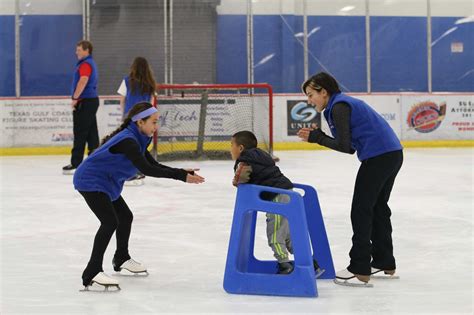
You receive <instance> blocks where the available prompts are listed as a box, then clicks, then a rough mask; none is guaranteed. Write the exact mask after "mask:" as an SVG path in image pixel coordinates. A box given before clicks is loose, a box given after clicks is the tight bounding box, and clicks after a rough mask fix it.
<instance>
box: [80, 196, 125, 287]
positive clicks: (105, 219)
mask: <svg viewBox="0 0 474 315" xmlns="http://www.w3.org/2000/svg"><path fill="white" fill-rule="evenodd" d="M79 193H80V194H81V195H82V196H83V197H84V199H85V200H86V202H87V205H88V206H89V208H91V210H92V212H94V214H95V215H96V217H97V218H98V219H99V221H100V227H99V229H98V230H97V233H96V235H95V239H94V246H93V248H92V254H91V258H90V260H89V263H88V264H87V267H86V269H85V270H84V273H83V274H82V281H83V284H84V285H88V284H89V283H90V282H91V280H92V278H94V277H95V276H96V275H97V274H98V273H99V272H101V271H103V269H102V262H103V259H104V253H105V250H106V249H107V245H109V242H110V238H111V237H112V234H114V232H116V233H115V236H116V238H117V250H116V251H115V255H114V259H115V260H116V261H118V262H119V265H121V264H122V263H123V262H125V261H126V260H128V259H130V255H129V253H128V240H129V238H130V231H131V229H132V221H133V214H132V212H131V211H130V209H129V208H128V206H127V204H126V203H125V200H123V198H122V196H120V198H119V199H117V200H115V201H110V198H109V196H108V195H106V194H105V193H103V192H86V191H80V192H79Z"/></svg>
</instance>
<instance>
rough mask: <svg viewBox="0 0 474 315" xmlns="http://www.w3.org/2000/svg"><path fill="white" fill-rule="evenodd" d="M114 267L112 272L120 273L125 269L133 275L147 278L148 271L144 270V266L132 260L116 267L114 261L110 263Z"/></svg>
mask: <svg viewBox="0 0 474 315" xmlns="http://www.w3.org/2000/svg"><path fill="white" fill-rule="evenodd" d="M112 264H113V265H114V270H115V271H118V272H120V271H121V270H122V269H125V270H127V271H129V272H131V273H134V274H136V275H142V276H148V271H147V269H146V266H145V265H144V264H142V263H140V262H138V261H135V260H133V259H132V258H130V259H129V260H127V261H125V262H124V263H123V264H121V265H120V266H117V265H116V264H115V261H113V262H112Z"/></svg>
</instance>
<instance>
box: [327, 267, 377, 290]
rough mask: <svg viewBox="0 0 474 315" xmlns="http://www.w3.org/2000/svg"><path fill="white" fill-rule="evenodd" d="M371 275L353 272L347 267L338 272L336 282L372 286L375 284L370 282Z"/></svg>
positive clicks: (356, 285)
mask: <svg viewBox="0 0 474 315" xmlns="http://www.w3.org/2000/svg"><path fill="white" fill-rule="evenodd" d="M369 280H370V276H366V275H357V274H353V273H352V272H350V271H349V270H347V269H344V270H341V271H338V272H336V279H334V283H336V284H340V285H345V286H349V287H363V288H372V287H373V284H369Z"/></svg>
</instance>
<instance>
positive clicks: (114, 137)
mask: <svg viewBox="0 0 474 315" xmlns="http://www.w3.org/2000/svg"><path fill="white" fill-rule="evenodd" d="M157 123H158V112H157V110H156V108H154V107H153V106H152V105H151V104H150V103H148V102H142V103H138V104H136V105H135V106H133V107H132V109H131V110H130V111H129V113H128V115H127V117H126V118H125V120H124V122H123V123H122V125H121V126H120V127H119V128H118V129H117V130H115V131H114V132H113V133H112V134H111V135H109V136H107V137H105V138H104V140H103V141H102V145H101V146H100V147H99V148H98V149H97V150H95V151H94V153H92V154H91V155H90V156H89V157H88V158H87V159H86V160H84V162H82V163H81V165H80V166H79V167H78V169H77V170H76V172H75V174H74V187H75V189H76V190H78V191H79V193H80V194H81V195H82V196H83V197H84V199H85V200H86V203H87V205H88V206H89V207H90V208H91V210H92V212H94V214H95V215H96V216H97V218H98V219H99V221H100V223H101V225H100V227H99V230H98V231H97V234H96V236H95V239H94V246H93V249H92V254H91V258H90V260H89V263H88V265H87V267H86V269H85V270H84V272H83V274H82V282H83V284H84V286H85V287H86V290H87V288H88V287H89V286H90V285H92V284H93V283H98V284H101V285H104V286H105V287H106V288H108V287H109V286H117V287H118V281H117V280H116V279H114V278H112V277H110V276H108V275H106V274H105V273H104V272H103V269H102V261H103V258H104V253H105V250H106V248H107V245H108V244H109V241H110V238H111V237H112V234H113V233H114V231H115V232H116V237H117V250H116V252H115V255H114V258H113V262H112V264H113V267H114V270H116V271H120V270H122V269H126V270H128V271H130V272H133V273H146V270H147V269H146V267H145V266H144V265H143V264H141V263H139V262H137V261H135V260H133V259H132V258H131V257H130V255H129V252H128V240H129V238H130V230H131V225H132V220H133V215H132V212H131V211H130V209H129V208H128V206H127V204H126V203H125V201H124V199H123V198H122V196H121V192H122V189H123V184H124V181H125V180H126V179H128V178H130V177H131V176H133V175H134V174H136V173H137V170H139V171H141V172H142V173H143V174H145V175H147V176H152V177H164V178H172V179H176V180H181V181H183V182H187V183H195V184H198V183H202V182H204V178H202V177H201V176H199V175H197V174H195V173H194V171H196V170H195V169H178V168H172V167H168V166H165V165H162V164H160V163H158V162H157V161H156V160H155V159H153V157H152V156H151V155H150V153H149V152H148V151H147V147H148V145H149V144H150V141H151V136H152V135H153V133H154V132H155V131H156V128H157Z"/></svg>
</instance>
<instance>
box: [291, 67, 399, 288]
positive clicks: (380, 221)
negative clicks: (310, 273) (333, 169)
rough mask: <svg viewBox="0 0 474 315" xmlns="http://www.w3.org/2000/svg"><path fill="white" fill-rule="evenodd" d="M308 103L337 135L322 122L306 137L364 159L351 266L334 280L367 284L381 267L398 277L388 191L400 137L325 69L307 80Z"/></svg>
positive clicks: (302, 134)
mask: <svg viewBox="0 0 474 315" xmlns="http://www.w3.org/2000/svg"><path fill="white" fill-rule="evenodd" d="M302 89H303V92H304V93H305V94H306V95H307V97H308V103H309V104H311V105H312V106H314V107H315V108H316V110H317V111H318V112H322V111H323V110H324V117H325V119H326V121H327V123H328V125H329V128H330V130H331V134H332V136H333V137H329V136H327V135H326V134H325V133H324V132H323V131H321V129H319V128H318V126H314V127H315V128H303V129H300V130H299V131H298V136H299V137H300V138H301V139H302V140H303V141H308V142H311V143H318V144H320V145H323V146H325V147H328V148H331V149H333V150H337V151H340V152H344V153H349V154H353V153H354V152H357V156H358V158H359V160H360V161H361V166H360V168H359V172H358V174H357V178H356V183H355V188H354V195H353V199H352V209H351V221H352V230H353V236H352V248H351V251H350V253H349V256H350V259H351V260H350V264H349V266H348V267H347V269H345V270H342V271H339V272H337V274H336V280H335V281H336V283H338V284H352V285H357V286H360V285H362V286H367V285H368V282H369V280H370V276H371V275H372V274H375V273H379V272H383V274H385V275H387V277H392V278H394V273H395V269H396V265H395V258H394V256H393V245H392V225H391V221H390V216H391V210H390V208H389V206H388V204H387V203H388V200H389V197H390V192H391V191H392V187H393V184H394V182H395V178H396V176H397V174H398V171H399V170H400V168H401V166H402V163H403V151H402V146H401V144H400V141H399V140H398V138H397V136H396V134H395V133H394V132H393V130H392V129H391V128H390V126H389V125H388V123H387V122H386V121H385V119H384V118H383V117H382V116H380V115H379V114H378V113H377V112H375V110H373V109H372V108H371V107H370V106H369V105H367V104H366V103H365V102H363V101H362V100H359V99H356V98H353V97H350V96H347V95H345V94H343V93H341V91H340V90H339V85H338V83H337V81H336V80H335V79H334V78H333V77H332V76H330V75H329V74H327V73H324V72H321V73H318V74H316V75H314V76H313V77H311V78H309V79H308V80H307V81H306V82H304V84H303V86H302Z"/></svg>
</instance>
